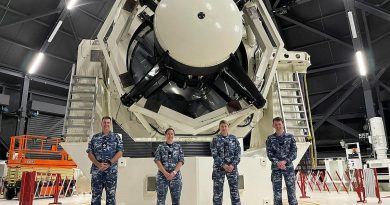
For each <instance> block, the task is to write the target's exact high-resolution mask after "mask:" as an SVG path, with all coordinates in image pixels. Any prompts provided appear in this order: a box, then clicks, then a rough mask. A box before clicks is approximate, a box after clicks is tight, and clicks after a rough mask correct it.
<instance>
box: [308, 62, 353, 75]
mask: <svg viewBox="0 0 390 205" xmlns="http://www.w3.org/2000/svg"><path fill="white" fill-rule="evenodd" d="M353 65H355V63H353V62H347V63H340V64H335V65H326V66H321V67H312V68H310V69H309V70H308V71H307V74H316V73H321V72H325V71H331V70H335V69H338V68H345V67H349V66H353Z"/></svg>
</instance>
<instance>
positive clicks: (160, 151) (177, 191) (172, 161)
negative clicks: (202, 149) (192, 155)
mask: <svg viewBox="0 0 390 205" xmlns="http://www.w3.org/2000/svg"><path fill="white" fill-rule="evenodd" d="M154 161H160V162H161V164H162V165H163V167H164V169H165V170H166V171H167V172H168V173H171V172H173V171H174V170H175V167H176V165H177V163H179V162H182V163H183V164H184V153H183V150H182V148H181V146H180V145H179V144H177V143H173V144H167V143H164V144H161V145H159V146H158V147H157V150H156V153H155V157H154ZM181 179H182V176H181V173H180V171H178V172H177V173H176V175H175V177H174V178H173V179H172V180H171V181H168V180H167V179H166V178H165V176H164V174H163V173H162V172H160V171H158V172H157V176H156V180H157V184H156V188H157V190H156V191H157V205H164V204H165V198H166V196H167V191H168V187H169V191H170V192H171V198H172V204H173V205H179V204H180V195H181V188H182V182H181Z"/></svg>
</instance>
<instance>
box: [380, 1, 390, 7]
mask: <svg viewBox="0 0 390 205" xmlns="http://www.w3.org/2000/svg"><path fill="white" fill-rule="evenodd" d="M389 1H390V0H385V1H383V2H382V3H380V4H379V5H378V6H384V5H385V4H387V3H389Z"/></svg>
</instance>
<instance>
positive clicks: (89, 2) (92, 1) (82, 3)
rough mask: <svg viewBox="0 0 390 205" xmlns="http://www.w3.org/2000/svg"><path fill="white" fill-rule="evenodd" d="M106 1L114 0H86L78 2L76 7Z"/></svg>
mask: <svg viewBox="0 0 390 205" xmlns="http://www.w3.org/2000/svg"><path fill="white" fill-rule="evenodd" d="M106 1H112V0H84V1H82V2H80V3H78V4H77V3H76V5H75V6H74V7H81V6H86V5H90V4H96V3H103V2H106Z"/></svg>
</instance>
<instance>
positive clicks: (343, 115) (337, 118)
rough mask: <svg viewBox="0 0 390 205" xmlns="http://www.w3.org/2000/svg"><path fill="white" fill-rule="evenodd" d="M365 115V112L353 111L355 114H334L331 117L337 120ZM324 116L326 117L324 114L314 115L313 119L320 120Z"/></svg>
mask: <svg viewBox="0 0 390 205" xmlns="http://www.w3.org/2000/svg"><path fill="white" fill-rule="evenodd" d="M364 116H365V113H353V114H338V115H332V116H331V118H333V119H335V120H350V119H357V118H363V117H364ZM322 118H324V116H323V115H313V121H315V122H317V121H320V120H321V119H322Z"/></svg>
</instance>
